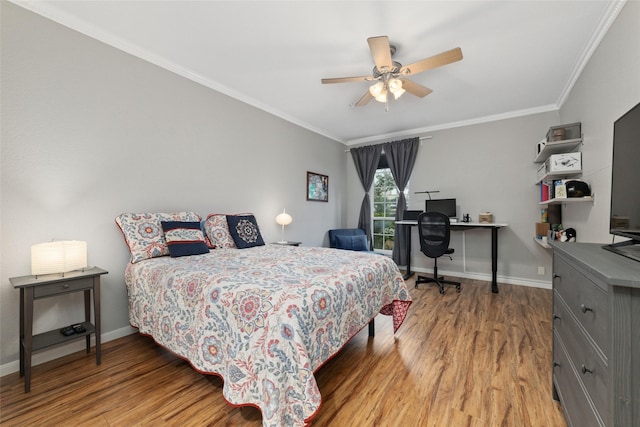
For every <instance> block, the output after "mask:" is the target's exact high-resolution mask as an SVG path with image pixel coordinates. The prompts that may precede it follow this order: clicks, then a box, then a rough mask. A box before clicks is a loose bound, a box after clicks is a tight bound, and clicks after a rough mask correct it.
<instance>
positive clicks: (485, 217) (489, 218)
mask: <svg viewBox="0 0 640 427" xmlns="http://www.w3.org/2000/svg"><path fill="white" fill-rule="evenodd" d="M478 222H479V223H480V224H491V223H492V222H493V214H492V213H491V212H483V213H481V214H480V218H479V219H478Z"/></svg>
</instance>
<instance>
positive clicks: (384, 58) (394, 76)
mask: <svg viewBox="0 0 640 427" xmlns="http://www.w3.org/2000/svg"><path fill="white" fill-rule="evenodd" d="M367 43H369V49H370V50H371V56H373V62H374V63H375V64H376V65H375V66H374V67H373V72H372V75H371V76H358V77H338V78H331V79H322V80H321V82H322V83H323V84H327V83H347V82H361V81H375V82H376V83H375V84H373V85H372V86H371V87H369V90H368V91H367V92H365V94H364V95H362V97H361V98H360V99H359V100H358V101H357V102H356V103H355V104H353V106H356V107H362V106H364V105H367V104H368V103H369V101H371V100H372V99H375V100H376V101H378V102H384V103H385V104H386V106H385V109H386V110H387V111H389V103H388V95H389V93H391V94H393V96H394V98H395V99H398V98H400V96H402V94H403V93H405V92H409V93H410V94H412V95H415V96H417V97H420V98H424V97H425V96H427V95H429V94H430V93H431V92H433V91H432V90H431V89H429V88H428V87H425V86H422V85H421V84H419V83H416V82H414V81H411V80H409V79H406V78H404V77H406V76H411V75H414V74H418V73H422V72H423V71H427V70H431V69H433V68H437V67H441V66H443V65H447V64H450V63H452V62H456V61H460V60H461V59H462V50H461V49H460V48H459V47H456V48H455V49H451V50H448V51H446V52H442V53H439V54H437V55H434V56H431V57H429V58H425V59H422V60H420V61H418V62H414V63H413V64H409V65H405V66H403V65H402V64H400V63H399V62H396V61H393V60H392V59H391V57H392V56H393V54H394V53H395V51H396V47H395V46H393V45H391V44H389V38H388V37H387V36H378V37H369V38H368V39H367Z"/></svg>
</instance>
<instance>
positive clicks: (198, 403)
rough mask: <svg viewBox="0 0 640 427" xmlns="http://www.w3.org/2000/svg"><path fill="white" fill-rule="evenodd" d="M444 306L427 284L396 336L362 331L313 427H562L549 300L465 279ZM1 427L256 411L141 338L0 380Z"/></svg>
mask: <svg viewBox="0 0 640 427" xmlns="http://www.w3.org/2000/svg"><path fill="white" fill-rule="evenodd" d="M462 282H463V287H462V292H461V293H457V292H455V290H454V289H448V290H447V292H446V294H445V295H440V294H439V293H438V290H437V289H436V288H435V287H433V286H429V285H420V288H419V289H414V287H413V280H411V279H410V280H408V285H409V287H410V292H411V295H412V297H413V299H414V303H413V305H412V306H411V308H410V310H409V315H408V316H407V319H406V320H405V323H404V325H403V326H402V327H401V328H400V330H399V331H398V333H397V334H396V335H395V336H394V335H393V328H392V324H391V320H390V319H389V318H388V317H387V316H382V315H379V316H378V317H377V318H376V336H375V337H374V338H369V337H368V335H367V328H366V327H365V328H364V329H363V330H362V331H361V332H360V333H359V334H358V335H357V336H356V337H354V338H353V339H352V340H351V341H350V342H349V343H348V344H347V345H346V346H345V347H344V349H343V350H342V351H341V352H340V353H338V354H337V355H336V356H335V357H334V358H333V359H331V360H330V361H328V362H327V363H326V364H325V365H324V366H323V367H322V368H320V370H319V371H318V372H316V378H317V381H318V385H319V387H320V391H321V394H322V400H323V404H322V406H321V408H320V410H319V412H318V414H317V415H316V417H315V419H314V420H313V424H314V426H329V425H331V426H346V425H349V426H385V427H386V426H438V427H440V426H469V427H471V426H483V427H484V426H518V427H522V426H545V427H546V426H558V427H562V426H566V423H565V420H564V416H563V414H562V408H561V406H560V405H559V404H558V403H557V402H555V401H554V400H553V399H552V398H551V369H550V368H551V291H550V290H545V289H537V288H529V287H522V286H512V285H500V293H499V294H492V293H491V291H490V286H489V284H488V283H487V282H482V281H472V280H463V281H462ZM1 382H2V385H1V395H0V399H1V401H0V423H1V424H2V425H3V426H25V425H30V426H41V425H47V426H52V425H65V426H70V425H92V426H131V425H154V426H158V425H171V426H177V425H180V426H204V425H210V426H260V425H261V423H262V421H261V420H262V418H261V415H260V411H259V410H258V409H256V408H253V407H243V408H236V407H232V406H230V405H228V404H227V403H226V402H225V401H224V399H223V397H222V380H221V379H220V378H218V377H215V376H208V375H202V374H199V373H197V372H195V371H194V370H193V369H192V368H191V367H190V365H189V364H188V363H186V362H184V361H183V360H181V359H179V358H177V357H175V356H174V355H173V354H171V353H169V352H168V351H166V350H164V349H163V348H161V347H159V346H158V345H156V344H155V343H154V342H153V341H152V340H151V339H150V338H147V337H143V336H140V335H138V334H135V335H130V336H127V337H124V338H120V339H118V340H115V341H111V342H108V343H106V344H104V345H103V354H102V365H100V366H96V365H95V357H94V355H93V353H92V354H91V355H87V354H86V353H84V352H79V353H75V354H72V355H69V356H66V357H63V358H61V359H58V360H55V361H51V362H47V363H45V364H42V365H39V366H35V367H34V368H33V377H32V381H31V392H30V393H28V394H25V393H24V385H23V384H24V383H23V381H22V379H21V378H19V376H18V374H17V373H15V374H11V375H7V376H5V377H3V378H1Z"/></svg>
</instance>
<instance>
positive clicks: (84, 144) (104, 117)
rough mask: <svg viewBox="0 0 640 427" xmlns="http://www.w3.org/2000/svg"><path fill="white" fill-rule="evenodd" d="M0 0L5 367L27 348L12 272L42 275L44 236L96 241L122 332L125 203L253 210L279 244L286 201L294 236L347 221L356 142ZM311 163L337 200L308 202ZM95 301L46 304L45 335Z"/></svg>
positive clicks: (41, 315)
mask: <svg viewBox="0 0 640 427" xmlns="http://www.w3.org/2000/svg"><path fill="white" fill-rule="evenodd" d="M0 7H1V8H2V9H1V14H2V33H1V37H2V57H1V59H2V87H1V90H2V135H1V136H2V146H1V162H2V163H1V165H2V171H1V179H2V181H1V185H2V187H1V189H2V193H1V205H0V206H1V218H2V224H1V229H0V233H1V235H0V241H1V251H2V252H1V260H2V261H1V278H0V279H1V280H0V299H1V304H0V310H1V312H0V318H1V326H0V347H1V355H0V364H1V365H2V367H3V368H4V369H3V370H4V371H5V372H4V373H6V371H11V370H16V369H17V362H16V361H17V358H18V294H19V293H18V291H17V290H15V289H13V288H12V287H11V285H10V283H9V280H8V278H9V277H14V276H23V275H28V274H30V247H31V245H32V244H35V243H40V242H45V241H49V240H51V239H52V238H55V239H78V240H86V241H87V242H88V257H89V264H91V265H97V266H100V267H102V268H104V269H106V270H108V271H109V274H108V275H107V276H103V277H104V278H103V288H102V289H103V292H102V295H103V300H102V307H103V330H104V332H105V335H106V336H105V338H106V339H107V340H108V339H110V338H115V337H117V336H119V335H123V334H126V333H128V332H129V331H130V327H129V326H128V318H127V297H126V291H125V287H124V278H123V271H124V268H125V265H126V263H127V262H128V257H129V254H128V250H127V248H126V246H125V244H124V240H123V238H122V236H121V234H120V231H119V229H118V228H117V226H116V225H115V223H114V218H115V217H116V216H117V215H118V214H120V213H123V212H141V211H155V212H157V211H178V210H194V211H197V212H199V213H200V214H201V215H203V216H205V215H207V214H208V213H212V212H218V213H233V212H247V211H251V212H254V213H255V215H256V218H257V220H258V223H259V225H260V228H261V230H262V233H263V235H264V237H265V240H266V241H275V240H280V228H279V226H278V225H277V224H276V223H275V217H276V215H277V214H278V213H280V212H282V209H283V208H286V209H287V212H289V213H290V214H291V215H292V216H293V223H292V224H291V225H289V226H287V229H286V237H287V238H289V239H290V240H300V241H302V242H303V244H304V245H309V246H320V245H323V244H324V243H326V242H325V239H326V230H328V229H330V228H336V227H339V226H342V225H343V222H344V217H343V214H342V213H343V212H344V211H345V209H344V204H345V201H346V192H345V191H344V190H343V183H344V182H346V156H345V153H344V149H345V147H344V145H342V144H340V143H337V142H335V141H332V140H329V139H327V138H325V137H322V136H319V135H317V134H314V133H312V132H309V131H307V130H305V129H302V128H300V127H298V126H295V125H293V124H291V123H288V122H285V121H283V120H281V119H279V118H276V117H274V116H272V115H269V114H267V113H265V112H263V111H260V110H257V109H255V108H253V107H251V106H248V105H246V104H243V103H241V102H238V101H235V100H233V99H231V98H228V97H226V96H224V95H221V94H220V93H217V92H215V91H212V90H210V89H207V88H205V87H203V86H200V85H198V84H196V83H194V82H192V81H189V80H186V79H184V78H182V77H179V76H176V75H175V74H172V73H171V72H168V71H166V70H163V69H161V68H159V67H156V66H154V65H151V64H149V63H147V62H144V61H142V60H140V59H137V58H135V57H133V56H131V55H128V54H125V53H123V52H121V51H118V50H116V49H114V48H111V47H109V46H107V45H104V44H102V43H100V42H97V41H95V40H93V39H91V38H88V37H86V36H84V35H81V34H80V33H77V32H75V31H72V30H69V29H67V28H65V27H62V26H60V25H58V24H56V23H53V22H51V21H48V20H46V19H44V18H42V17H40V16H38V15H36V14H33V13H31V12H29V11H26V10H24V9H22V8H20V7H17V6H15V5H13V4H11V3H8V2H1V3H0ZM308 170H309V171H314V172H318V173H322V174H326V175H329V203H321V202H307V201H306V196H305V187H306V171H308ZM81 306H82V302H81V295H80V294H78V295H75V294H73V295H67V296H65V297H59V298H52V299H48V300H41V301H37V302H36V310H37V312H38V316H37V319H36V323H35V332H42V331H43V330H48V329H50V326H48V325H56V326H63V325H66V324H70V323H73V322H76V321H77V320H78V319H79V318H81V316H82V311H81V308H80V307H81ZM81 346H82V343H76V347H73V348H79V347H81ZM54 351H59V352H65V351H66V352H68V351H70V349H69V348H63V349H57V350H54ZM46 353H47V352H42V353H39V354H37V355H36V358H35V361H36V363H37V362H38V361H39V360H43V359H44V358H46V357H47V354H46ZM1 373H2V372H0V374H1Z"/></svg>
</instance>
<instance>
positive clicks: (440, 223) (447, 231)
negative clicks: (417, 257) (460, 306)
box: [415, 212, 460, 294]
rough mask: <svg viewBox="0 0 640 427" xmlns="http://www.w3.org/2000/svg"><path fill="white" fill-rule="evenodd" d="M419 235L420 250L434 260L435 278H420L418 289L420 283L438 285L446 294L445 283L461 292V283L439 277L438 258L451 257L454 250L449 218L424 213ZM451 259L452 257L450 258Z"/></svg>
mask: <svg viewBox="0 0 640 427" xmlns="http://www.w3.org/2000/svg"><path fill="white" fill-rule="evenodd" d="M418 235H419V236H420V250H421V251H422V253H423V254H425V255H426V256H428V257H429V258H433V277H425V276H418V277H417V278H416V286H415V287H416V288H417V287H418V285H419V284H420V283H436V284H437V285H438V288H440V293H441V294H444V283H446V284H449V285H455V287H456V290H457V291H458V292H459V291H460V282H454V281H451V280H444V278H443V277H442V276H438V258H440V257H441V256H442V255H451V254H452V253H453V251H454V250H453V248H450V247H449V240H450V238H451V223H450V222H449V217H448V216H446V215H445V214H443V213H441V212H424V213H421V214H420V215H419V216H418ZM449 258H451V257H449Z"/></svg>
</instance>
